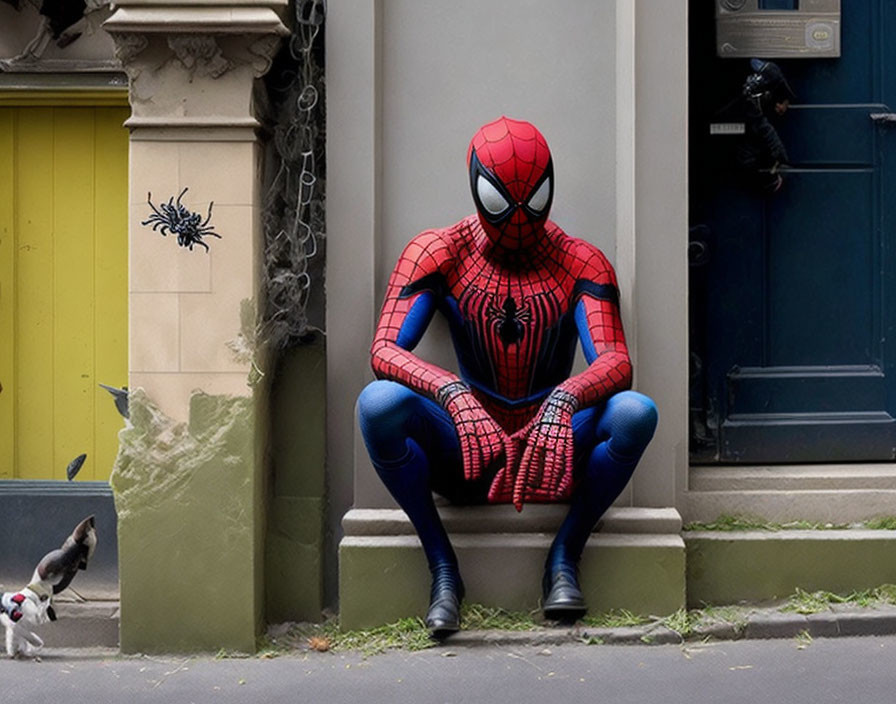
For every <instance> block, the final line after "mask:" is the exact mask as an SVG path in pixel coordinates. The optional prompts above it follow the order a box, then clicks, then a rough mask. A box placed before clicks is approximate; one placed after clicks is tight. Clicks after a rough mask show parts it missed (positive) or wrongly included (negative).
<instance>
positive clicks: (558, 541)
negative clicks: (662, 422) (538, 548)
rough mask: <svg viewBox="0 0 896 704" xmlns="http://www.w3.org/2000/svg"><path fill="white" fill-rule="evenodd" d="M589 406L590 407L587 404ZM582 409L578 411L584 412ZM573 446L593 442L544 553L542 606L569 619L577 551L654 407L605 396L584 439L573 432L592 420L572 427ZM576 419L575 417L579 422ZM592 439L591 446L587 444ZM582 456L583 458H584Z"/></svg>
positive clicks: (629, 465) (628, 464)
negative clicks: (573, 435)
mask: <svg viewBox="0 0 896 704" xmlns="http://www.w3.org/2000/svg"><path fill="white" fill-rule="evenodd" d="M588 410H590V409H588ZM588 410H586V411H583V412H582V413H588ZM577 415H578V414H577ZM578 420H579V419H578V418H574V420H573V425H574V429H575V430H577V431H578V432H576V436H577V437H576V440H577V442H576V445H577V449H580V448H581V447H582V446H584V448H583V449H584V450H585V451H586V452H587V449H588V448H589V447H593V449H592V450H591V452H590V455H589V456H587V461H586V462H585V465H584V467H582V468H581V470H579V472H580V473H579V474H578V483H577V486H576V489H575V491H574V493H573V497H572V502H571V504H570V507H569V513H568V514H567V516H566V519H565V520H564V521H563V524H562V525H561V526H560V530H559V531H558V532H557V536H556V537H555V538H554V542H553V543H552V544H551V549H550V551H549V552H548V557H547V561H546V563H545V572H544V582H543V585H542V586H543V592H544V604H543V606H544V611H545V615H546V616H548V617H549V618H558V619H570V618H578V617H579V616H582V615H584V613H585V610H586V607H585V600H584V597H583V595H582V593H581V591H580V590H579V587H578V579H577V566H578V563H579V558H580V557H581V555H582V550H583V549H584V547H585V543H586V541H587V540H588V537H589V536H590V535H591V531H592V530H594V526H595V525H597V521H598V520H599V519H600V517H601V516H602V515H603V514H604V511H606V510H607V509H608V508H609V507H610V505H611V504H612V503H613V501H614V500H615V499H616V497H617V496H619V494H620V493H621V492H622V490H623V489H624V488H625V485H626V484H628V481H629V479H630V478H631V476H632V472H634V470H635V466H636V465H637V464H638V460H639V459H640V458H641V455H642V454H643V452H644V450H645V448H646V447H647V443H648V442H650V439H651V438H652V437H653V432H654V430H655V428H656V422H657V410H656V406H655V405H654V403H653V401H652V400H651V399H650V398H648V397H647V396H644V395H643V394H639V393H637V392H635V391H624V392H622V393H619V394H616V395H615V396H613V397H611V398H610V399H609V400H608V401H607V404H606V406H605V408H604V410H603V413H602V415H600V419H599V420H598V421H597V427H596V429H595V431H594V432H596V435H593V436H592V438H591V443H590V444H589V443H588V442H587V440H586V439H585V438H583V439H582V440H583V442H581V443H580V442H579V436H580V435H581V434H583V433H584V432H587V431H588V430H589V429H590V428H593V427H594V426H593V425H590V424H588V420H589V419H588V418H587V417H585V418H583V419H582V421H584V429H585V430H583V426H580V427H579V428H575V426H576V425H577V422H576V421H578ZM580 422H581V421H580ZM595 441H596V442H597V445H596V446H595V445H594V444H593V443H594V442H595ZM584 459H585V458H583V460H584Z"/></svg>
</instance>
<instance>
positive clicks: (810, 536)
mask: <svg viewBox="0 0 896 704" xmlns="http://www.w3.org/2000/svg"><path fill="white" fill-rule="evenodd" d="M684 540H685V544H686V545H687V585H688V605H689V606H690V607H693V608H700V607H703V606H706V605H719V604H738V603H743V602H750V603H756V602H763V601H770V600H775V599H783V598H786V597H789V596H790V595H792V594H793V593H794V592H795V591H796V590H797V588H799V589H802V590H804V591H808V592H813V591H829V592H833V593H835V594H848V593H850V592H853V591H860V590H863V589H873V588H875V587H878V586H880V585H882V584H896V531H892V530H859V529H849V530H780V531H764V530H749V531H731V532H724V531H689V532H686V533H684Z"/></svg>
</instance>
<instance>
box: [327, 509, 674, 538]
mask: <svg viewBox="0 0 896 704" xmlns="http://www.w3.org/2000/svg"><path fill="white" fill-rule="evenodd" d="M566 511H567V507H566V506H564V505H562V504H533V505H531V506H526V507H525V508H524V509H523V511H522V512H520V513H517V512H516V510H515V509H514V508H513V507H512V506H510V505H499V506H440V507H439V513H440V514H441V516H442V520H443V522H444V523H445V528H446V529H447V530H448V532H449V533H516V534H519V533H555V532H556V531H557V528H559V526H560V523H561V522H562V521H563V518H564V516H565V515H566ZM342 527H343V529H344V530H345V535H347V536H362V535H414V528H413V526H412V525H411V523H410V521H409V520H408V518H407V516H406V515H405V513H404V511H402V510H401V509H373V508H356V509H352V510H351V511H349V512H348V513H346V514H345V516H344V517H343V519H342ZM596 531H597V532H600V533H635V534H657V535H665V534H674V535H678V533H680V532H681V516H680V515H679V514H678V511H676V510H675V509H674V508H629V507H621V508H611V509H609V510H608V511H607V512H606V514H604V517H603V518H602V519H601V520H600V522H599V523H598V525H597V529H596Z"/></svg>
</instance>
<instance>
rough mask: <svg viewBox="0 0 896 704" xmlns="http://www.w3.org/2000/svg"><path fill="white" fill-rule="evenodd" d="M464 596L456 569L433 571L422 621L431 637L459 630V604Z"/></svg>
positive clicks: (461, 582)
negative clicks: (430, 588) (427, 605)
mask: <svg viewBox="0 0 896 704" xmlns="http://www.w3.org/2000/svg"><path fill="white" fill-rule="evenodd" d="M463 598H464V582H463V580H462V579H461V578H460V575H459V574H458V573H457V571H456V570H452V569H445V568H442V569H438V570H436V571H434V572H433V577H432V590H431V592H430V595H429V610H428V611H427V612H426V619H425V620H424V623H425V624H426V627H427V628H428V629H429V631H430V634H431V635H432V637H433V638H436V639H438V640H441V639H442V638H446V637H448V636H450V635H451V634H452V633H456V632H457V631H459V630H460V604H461V602H462V601H463Z"/></svg>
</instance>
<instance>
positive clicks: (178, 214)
mask: <svg viewBox="0 0 896 704" xmlns="http://www.w3.org/2000/svg"><path fill="white" fill-rule="evenodd" d="M187 190H188V189H186V188H185V189H184V190H182V191H181V192H180V195H179V196H178V197H177V200H174V196H171V197H170V198H169V199H168V202H167V203H160V204H159V207H158V208H156V206H154V205H153V204H152V193H147V194H146V202H147V203H149V207H150V208H152V215H150V216H149V219H148V220H143V221H142V222H141V223H140V224H141V225H149V224H152V231H153V232H155V231H156V230H158V231H159V232H161V233H162V235H163V236H165V237H167V236H168V231H169V230H170V231H171V232H173V233H174V234H176V235H177V243H178V244H179V245H180V246H181V247H188V248H189V249H190V251H191V252H192V251H193V245H195V244H198V245H201V246H203V247H205V251H206V252H207V251H208V245H207V244H206V243H205V242H203V241H202V238H203V237H206V236H209V237H217V238H218V239H221V235H219V234H218V233H217V232H215V226H214V225H210V224H209V221H210V220H211V219H212V206H213V205H214V204H215V203H214V201H212V202H211V203H209V204H208V215H207V216H206V218H205V221H204V222H203V220H202V216H201V215H200V214H199V213H194V212H191V211H190V210H188V209H187V207H186V206H184V205H181V202H180V199H181V198H183V197H184V193H186V192H187Z"/></svg>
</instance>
